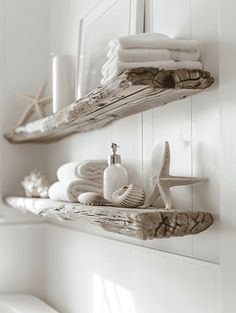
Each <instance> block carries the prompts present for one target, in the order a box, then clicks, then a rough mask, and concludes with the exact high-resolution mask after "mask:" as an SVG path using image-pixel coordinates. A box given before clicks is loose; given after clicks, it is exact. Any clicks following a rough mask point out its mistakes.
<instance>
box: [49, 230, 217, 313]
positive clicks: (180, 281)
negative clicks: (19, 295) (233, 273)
mask: <svg viewBox="0 0 236 313" xmlns="http://www.w3.org/2000/svg"><path fill="white" fill-rule="evenodd" d="M47 244H48V250H47V251H48V255H47V301H48V303H49V304H51V305H52V306H53V307H54V308H56V309H57V310H59V311H60V312H63V313H78V312H83V313H146V312H148V313H152V312H160V313H198V312H201V313H216V312H218V311H217V306H218V304H217V301H216V299H217V298H218V265H215V264H211V263H209V262H202V261H197V260H193V259H190V258H186V257H179V256H176V255H173V254H168V253H163V252H159V251H154V250H150V249H146V248H141V247H137V246H134V245H129V244H125V243H119V242H117V241H113V240H111V239H104V238H101V237H98V236H93V235H89V234H86V233H81V232H79V231H75V230H68V229H65V228H60V227H58V226H50V227H49V228H48V235H47Z"/></svg>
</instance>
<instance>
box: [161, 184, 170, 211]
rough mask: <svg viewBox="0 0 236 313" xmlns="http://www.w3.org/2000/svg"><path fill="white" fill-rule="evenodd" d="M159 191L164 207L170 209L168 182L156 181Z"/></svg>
mask: <svg viewBox="0 0 236 313" xmlns="http://www.w3.org/2000/svg"><path fill="white" fill-rule="evenodd" d="M157 184H158V187H159V190H160V193H161V198H162V200H163V202H164V203H165V209H166V210H169V209H171V205H172V203H171V192H170V187H169V185H168V184H166V183H163V182H157Z"/></svg>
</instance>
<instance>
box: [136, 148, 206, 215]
mask: <svg viewBox="0 0 236 313" xmlns="http://www.w3.org/2000/svg"><path fill="white" fill-rule="evenodd" d="M169 171H170V146H169V143H168V142H166V143H165V151H164V155H163V160H162V166H161V170H160V173H159V175H158V176H156V177H153V179H154V186H153V189H152V192H151V195H150V196H149V197H147V199H146V201H145V203H144V205H143V206H142V207H141V208H148V207H150V206H151V205H152V204H153V202H154V201H155V200H156V199H157V198H158V197H159V196H161V198H162V200H163V202H164V204H165V209H171V193H170V188H171V187H174V186H185V185H192V184H196V183H199V182H201V181H203V180H204V178H200V177H184V176H172V175H170V174H169Z"/></svg>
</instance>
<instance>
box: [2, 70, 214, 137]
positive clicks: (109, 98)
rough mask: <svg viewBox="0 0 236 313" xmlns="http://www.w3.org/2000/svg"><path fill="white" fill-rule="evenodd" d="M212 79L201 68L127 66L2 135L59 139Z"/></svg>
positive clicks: (176, 97) (161, 102)
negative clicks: (48, 112)
mask: <svg viewBox="0 0 236 313" xmlns="http://www.w3.org/2000/svg"><path fill="white" fill-rule="evenodd" d="M213 81H214V79H213V78H212V77H211V75H210V73H209V72H206V71H202V70H194V69H193V70H187V69H180V70H159V69H157V68H138V69H133V70H128V71H126V72H125V73H123V74H122V75H121V76H119V77H118V78H116V79H114V80H113V81H112V82H111V83H109V84H108V85H107V86H105V87H98V88H97V89H95V90H93V91H92V92H91V93H89V94H87V95H86V96H84V97H83V98H81V99H79V100H77V101H75V102H74V103H72V104H71V105H69V106H68V107H66V108H65V109H63V110H62V111H59V112H57V113H55V114H52V115H50V116H48V117H46V118H43V119H40V120H37V121H35V122H31V123H28V124H26V125H24V126H21V127H18V128H15V129H13V130H12V131H10V132H8V133H6V134H5V138H6V139H8V140H9V141H10V142H12V143H24V142H51V141H55V140H59V139H62V138H64V137H66V136H69V135H71V134H73V133H79V132H85V131H90V130H93V129H96V128H101V127H103V126H105V125H108V124H109V123H111V122H113V121H115V120H117V119H120V118H123V117H126V116H129V115H133V114H135V113H139V112H143V111H146V110H149V109H152V108H155V107H158V106H162V105H165V104H167V103H168V102H172V101H175V100H179V99H183V98H185V97H187V96H191V95H193V94H195V93H197V92H200V91H202V90H203V89H206V88H208V87H210V86H211V85H212V83H213Z"/></svg>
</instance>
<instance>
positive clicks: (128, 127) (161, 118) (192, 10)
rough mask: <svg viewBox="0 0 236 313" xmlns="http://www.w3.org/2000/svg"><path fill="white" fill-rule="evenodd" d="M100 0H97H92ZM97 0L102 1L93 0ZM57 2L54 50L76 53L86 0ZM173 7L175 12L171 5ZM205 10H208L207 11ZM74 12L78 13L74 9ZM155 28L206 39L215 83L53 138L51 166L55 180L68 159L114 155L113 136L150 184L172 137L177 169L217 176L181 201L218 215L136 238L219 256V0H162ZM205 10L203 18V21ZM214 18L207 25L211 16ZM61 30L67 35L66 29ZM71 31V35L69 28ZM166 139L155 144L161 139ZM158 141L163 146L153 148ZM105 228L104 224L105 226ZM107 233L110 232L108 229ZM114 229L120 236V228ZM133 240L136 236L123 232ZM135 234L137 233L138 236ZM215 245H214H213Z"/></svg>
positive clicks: (135, 175) (181, 191)
mask: <svg viewBox="0 0 236 313" xmlns="http://www.w3.org/2000/svg"><path fill="white" fill-rule="evenodd" d="M91 2H92V1H91ZM93 2H94V3H95V1H93ZM64 4H65V2H63V0H60V5H56V4H55V3H54V2H53V4H52V7H51V12H52V13H51V14H52V18H51V19H50V20H51V21H52V25H51V38H52V40H51V41H50V42H51V50H52V51H57V52H65V51H66V52H67V53H72V54H76V52H77V46H76V44H75V42H77V38H78V30H79V16H80V15H82V14H83V13H84V10H85V8H86V9H87V8H88V7H89V6H86V5H85V2H84V1H82V0H80V1H74V2H73V1H72V0H71V1H70V5H69V6H68V8H67V9H66V12H64V11H65V8H64ZM170 6H171V8H172V10H171V14H170V10H169V8H170ZM202 11H204V13H205V14H204V15H203V16H202V14H201V12H202ZM71 12H73V13H71ZM151 12H152V13H153V23H152V24H151V28H152V30H153V31H158V32H162V33H166V34H168V35H171V36H177V37H182V38H193V39H199V40H200V42H201V51H202V61H203V63H204V65H205V68H206V69H207V70H209V71H211V72H212V75H213V76H214V77H215V79H216V82H215V84H214V86H213V87H212V88H211V89H210V90H209V91H204V92H202V93H201V94H199V95H196V96H194V97H192V98H188V99H185V100H183V101H178V102H175V103H170V104H168V105H166V106H164V107H162V108H157V109H155V110H151V111H148V112H145V113H143V114H137V115H134V116H131V117H128V118H125V119H122V120H120V121H117V122H116V123H114V124H112V125H111V126H108V127H106V128H104V129H101V130H96V131H93V132H89V133H84V134H78V135H75V136H73V137H70V138H67V139H65V140H63V141H61V142H58V143H54V144H51V145H50V146H49V155H50V158H49V163H48V164H49V166H48V171H47V173H48V174H49V175H50V178H51V179H52V180H53V179H54V180H55V173H56V169H57V167H58V166H59V165H60V164H62V163H64V162H67V161H72V160H79V161H82V160H84V159H89V158H91V159H94V158H106V157H107V155H108V154H109V146H110V143H111V142H112V141H114V142H117V143H118V144H119V145H120V146H121V149H120V153H121V155H122V160H123V164H124V165H125V166H126V167H127V169H128V172H129V181H130V182H137V183H143V184H144V185H145V186H146V187H147V186H148V185H149V183H148V182H149V178H150V177H151V176H152V175H153V174H155V172H156V169H157V167H158V164H159V163H160V162H159V163H158V161H160V156H161V151H162V149H161V148H162V147H163V143H164V141H165V140H168V141H169V142H170V144H171V153H172V155H171V156H172V162H171V172H172V173H173V174H177V175H196V176H197V175H199V176H203V177H208V178H209V181H208V182H207V183H203V184H201V185H199V186H195V187H193V188H192V187H181V188H175V189H173V198H174V205H175V207H177V208H179V209H184V210H207V211H210V212H212V213H213V214H214V216H215V219H216V222H215V225H214V226H213V227H211V228H210V229H209V230H208V231H206V232H204V233H202V234H200V235H198V236H188V237H184V238H175V239H166V240H163V241H162V240H153V241H147V242H141V241H136V242H135V243H136V244H139V245H144V246H147V247H150V248H153V249H160V250H163V251H167V252H173V253H178V254H181V255H187V256H193V257H195V258H200V259H204V260H210V261H215V262H219V251H218V250H219V239H218V234H219V226H218V222H217V221H218V215H219V140H218V138H219V102H218V46H217V45H218V7H217V3H215V1H213V0H208V1H199V0H191V1H190V0H177V1H173V0H169V1H166V0H154V1H153V6H152V10H151ZM199 16H201V20H202V21H203V23H201V24H200V25H199ZM206 23H207V25H208V27H207V30H206V29H205V24H206ZM58 34H60V36H58ZM68 34H69V36H68ZM158 141H159V142H160V145H157V146H155V143H156V142H158ZM153 147H155V148H154V149H153ZM78 227H79V229H86V230H87V231H89V230H90V231H92V232H95V233H96V228H95V227H92V226H89V225H82V224H80V225H79V226H78ZM97 232H98V233H99V234H101V230H99V229H98V228H97ZM102 235H103V236H106V237H107V236H108V237H109V236H110V234H109V233H105V232H103V234H102ZM113 237H115V236H114V235H113ZM116 238H117V239H119V240H120V239H122V240H124V241H127V242H131V241H130V239H129V238H127V237H123V238H120V236H116ZM132 242H133V240H132ZM209 246H211V249H209V248H208V247H209Z"/></svg>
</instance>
